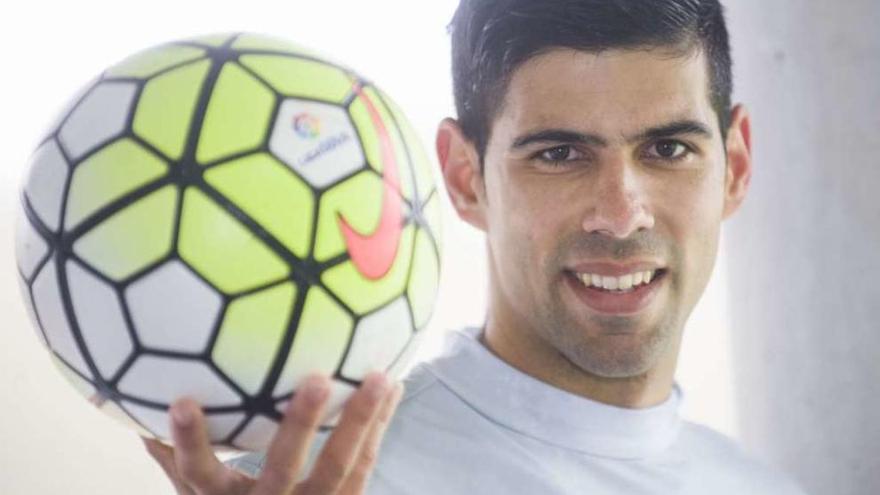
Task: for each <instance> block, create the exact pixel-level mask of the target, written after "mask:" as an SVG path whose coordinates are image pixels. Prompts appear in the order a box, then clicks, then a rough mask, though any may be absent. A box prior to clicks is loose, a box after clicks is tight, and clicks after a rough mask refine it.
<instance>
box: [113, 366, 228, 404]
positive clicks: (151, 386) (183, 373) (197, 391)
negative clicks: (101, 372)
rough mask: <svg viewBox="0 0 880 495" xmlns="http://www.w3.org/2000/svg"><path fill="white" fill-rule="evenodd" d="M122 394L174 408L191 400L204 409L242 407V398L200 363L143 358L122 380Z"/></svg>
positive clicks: (120, 386)
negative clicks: (170, 405)
mask: <svg viewBox="0 0 880 495" xmlns="http://www.w3.org/2000/svg"><path fill="white" fill-rule="evenodd" d="M118 388H119V391H120V392H122V393H124V394H127V395H130V396H132V397H138V398H140V399H144V400H148V401H152V402H158V403H160V404H171V403H173V402H174V401H175V400H177V399H179V398H181V397H184V396H186V397H192V398H193V399H195V401H196V402H198V403H199V404H201V405H203V406H205V407H230V406H237V405H239V404H241V397H239V395H238V394H237V393H235V390H233V389H232V388H230V387H229V386H228V385H226V383H224V382H223V381H222V380H221V379H220V377H219V376H217V375H216V374H215V373H214V372H213V371H212V370H211V368H209V367H208V365H207V364H205V363H203V362H201V361H195V360H187V359H173V358H164V357H158V356H150V355H147V356H141V357H139V358H138V359H137V361H135V362H134V364H133V365H132V366H131V369H129V370H128V371H127V372H126V373H125V375H123V377H122V380H120V381H119V387H118Z"/></svg>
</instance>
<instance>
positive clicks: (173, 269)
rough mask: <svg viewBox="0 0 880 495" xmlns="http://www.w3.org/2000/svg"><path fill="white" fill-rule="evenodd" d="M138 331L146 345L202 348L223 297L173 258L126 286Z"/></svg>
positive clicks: (167, 348) (188, 349) (180, 349)
mask: <svg viewBox="0 0 880 495" xmlns="http://www.w3.org/2000/svg"><path fill="white" fill-rule="evenodd" d="M125 300H126V303H127V304H128V308H129V310H130V311H131V318H132V321H133V322H134V327H135V331H136V332H137V335H138V338H139V339H140V341H141V343H142V344H143V345H144V346H146V347H151V348H154V349H163V350H169V351H178V352H202V351H203V350H204V349H205V347H206V346H207V345H208V340H209V339H210V337H211V330H212V329H213V327H214V323H215V322H216V321H217V318H218V317H219V314H220V310H221V308H222V306H223V299H222V297H221V296H220V294H218V293H217V291H215V290H214V289H213V288H211V286H209V285H208V284H206V283H205V282H203V281H202V280H201V279H199V278H198V277H197V276H196V275H195V274H193V273H192V272H191V271H190V270H189V269H188V268H187V267H186V265H184V264H183V263H181V262H180V261H177V260H175V261H169V262H168V263H166V264H164V265H162V266H160V267H159V268H157V269H155V270H154V271H152V272H151V273H149V274H148V275H147V276H145V277H144V278H142V279H141V280H139V281H137V282H135V283H133V284H132V285H130V286H129V287H128V288H127V289H126V290H125Z"/></svg>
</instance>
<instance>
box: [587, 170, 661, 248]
mask: <svg viewBox="0 0 880 495" xmlns="http://www.w3.org/2000/svg"><path fill="white" fill-rule="evenodd" d="M594 179H595V181H594V182H593V187H591V188H590V191H591V194H590V196H591V197H592V201H590V208H589V209H588V210H587V212H586V214H585V215H584V219H583V229H584V230H585V231H587V232H590V233H593V232H598V233H602V234H605V235H609V236H612V237H616V238H619V239H624V238H627V237H629V236H630V235H632V234H633V233H635V232H637V231H639V230H642V229H646V230H647V229H651V228H653V227H654V216H653V214H652V213H651V212H650V211H649V208H648V205H647V204H646V199H647V198H646V194H645V186H646V184H644V182H645V181H644V180H643V178H640V177H639V174H638V171H636V170H634V167H633V164H632V163H629V162H628V161H626V160H617V161H615V162H613V163H604V164H603V165H602V166H600V167H599V171H598V172H597V176H595V177H594Z"/></svg>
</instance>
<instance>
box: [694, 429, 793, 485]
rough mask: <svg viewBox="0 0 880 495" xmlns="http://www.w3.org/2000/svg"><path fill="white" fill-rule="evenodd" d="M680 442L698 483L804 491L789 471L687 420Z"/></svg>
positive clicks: (731, 440)
mask: <svg viewBox="0 0 880 495" xmlns="http://www.w3.org/2000/svg"><path fill="white" fill-rule="evenodd" d="M680 435H681V436H680V439H679V442H678V445H679V446H680V448H681V449H683V450H684V451H686V452H687V457H688V458H689V459H692V462H693V464H694V466H695V467H698V469H696V470H695V473H694V474H695V476H693V478H692V480H693V481H694V482H695V483H706V484H708V485H713V486H719V487H722V486H723V487H724V488H729V490H728V491H730V492H731V493H751V494H756V495H757V494H773V495H804V493H805V492H804V491H803V490H802V489H801V488H800V486H798V484H797V483H796V482H795V481H794V480H793V479H792V478H791V477H789V476H788V475H786V474H785V473H783V472H782V471H780V470H778V469H774V468H772V467H770V466H769V465H767V464H765V463H763V462H761V461H759V460H758V459H756V458H754V457H753V456H751V455H749V454H748V453H747V452H746V451H745V450H743V448H742V447H741V446H740V445H739V444H738V443H736V442H735V441H734V440H733V439H731V438H729V437H727V436H725V435H723V434H721V433H719V432H717V431H715V430H713V429H711V428H708V427H706V426H703V425H700V424H697V423H692V422H689V421H685V422H684V423H683V425H682V430H681V434H680Z"/></svg>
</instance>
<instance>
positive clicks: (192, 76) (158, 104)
mask: <svg viewBox="0 0 880 495" xmlns="http://www.w3.org/2000/svg"><path fill="white" fill-rule="evenodd" d="M210 68H211V62H210V61H208V60H200V61H197V62H193V63H190V64H187V65H184V66H183V67H178V68H176V69H173V70H171V71H168V72H166V73H164V74H162V75H160V76H157V77H155V78H153V79H151V80H150V81H148V82H147V84H146V86H144V90H143V93H142V94H141V97H140V99H139V100H138V104H137V110H135V114H134V121H133V123H132V129H133V130H134V132H135V134H137V135H138V136H140V137H142V138H143V139H144V140H145V141H146V142H148V143H150V144H152V145H153V146H155V147H156V148H157V149H158V150H159V151H161V152H162V153H163V154H165V156H167V157H169V158H171V159H172V160H179V159H180V158H181V157H182V156H183V150H184V148H185V147H186V141H187V138H188V136H189V130H190V125H191V123H192V119H193V117H194V115H195V113H196V104H197V102H198V99H199V95H200V94H201V93H202V87H203V85H204V82H205V76H207V75H208V70H209V69H210Z"/></svg>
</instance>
